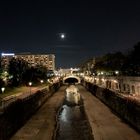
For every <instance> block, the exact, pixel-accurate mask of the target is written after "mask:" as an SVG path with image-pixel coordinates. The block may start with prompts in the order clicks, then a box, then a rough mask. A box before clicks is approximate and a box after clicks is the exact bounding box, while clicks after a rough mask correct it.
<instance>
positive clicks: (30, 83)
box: [29, 82, 32, 95]
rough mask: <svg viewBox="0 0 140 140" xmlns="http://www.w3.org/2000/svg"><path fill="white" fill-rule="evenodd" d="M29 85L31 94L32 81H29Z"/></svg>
mask: <svg viewBox="0 0 140 140" xmlns="http://www.w3.org/2000/svg"><path fill="white" fill-rule="evenodd" d="M29 86H30V95H31V86H32V82H29Z"/></svg>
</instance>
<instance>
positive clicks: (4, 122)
mask: <svg viewBox="0 0 140 140" xmlns="http://www.w3.org/2000/svg"><path fill="white" fill-rule="evenodd" d="M59 87H60V83H55V84H53V85H52V86H50V87H49V90H48V88H45V89H43V90H41V91H37V92H36V93H35V94H33V95H31V96H29V97H27V98H24V99H18V100H17V101H15V102H13V103H11V104H10V105H9V106H8V107H6V108H5V109H4V111H3V113H2V114H1V115H0V140H7V139H9V138H10V137H11V136H12V134H14V133H15V132H16V131H17V130H18V129H19V128H20V127H21V126H23V125H24V124H25V122H26V121H27V120H28V119H29V118H30V117H31V116H32V115H33V114H34V113H35V112H36V111H37V109H39V107H41V106H42V105H43V103H44V102H45V101H46V100H47V99H48V98H49V97H50V96H51V95H53V93H55V92H56V91H57V90H58V89H59Z"/></svg>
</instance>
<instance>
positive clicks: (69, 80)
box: [63, 74, 81, 84]
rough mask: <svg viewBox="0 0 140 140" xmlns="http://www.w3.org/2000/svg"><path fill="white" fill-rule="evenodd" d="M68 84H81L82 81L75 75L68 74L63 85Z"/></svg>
mask: <svg viewBox="0 0 140 140" xmlns="http://www.w3.org/2000/svg"><path fill="white" fill-rule="evenodd" d="M67 83H76V84H80V83H81V79H80V78H79V77H78V76H76V75H74V74H67V75H66V76H65V77H63V84H67Z"/></svg>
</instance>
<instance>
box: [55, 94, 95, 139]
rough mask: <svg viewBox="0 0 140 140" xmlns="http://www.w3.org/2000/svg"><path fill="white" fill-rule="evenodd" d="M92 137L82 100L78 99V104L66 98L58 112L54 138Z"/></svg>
mask: <svg viewBox="0 0 140 140" xmlns="http://www.w3.org/2000/svg"><path fill="white" fill-rule="evenodd" d="M66 97H67V96H66ZM80 100H82V99H80ZM93 139H94V138H93V136H92V131H91V128H90V125H89V122H88V119H87V117H86V114H85V111H84V105H83V102H82V101H80V102H79V103H78V104H73V102H72V103H71V104H70V102H68V100H67V98H66V99H65V101H64V104H63V106H62V108H61V110H60V112H59V114H58V118H57V130H56V137H55V140H93Z"/></svg>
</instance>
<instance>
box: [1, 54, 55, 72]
mask: <svg viewBox="0 0 140 140" xmlns="http://www.w3.org/2000/svg"><path fill="white" fill-rule="evenodd" d="M13 57H14V58H18V59H23V60H25V61H27V62H28V64H29V66H32V67H35V66H37V65H41V66H44V67H46V68H47V69H48V70H52V71H54V70H55V55H54V54H30V53H27V54H12V55H8V54H2V55H1V65H2V67H3V68H4V69H7V68H8V65H9V61H10V59H11V58H13Z"/></svg>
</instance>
